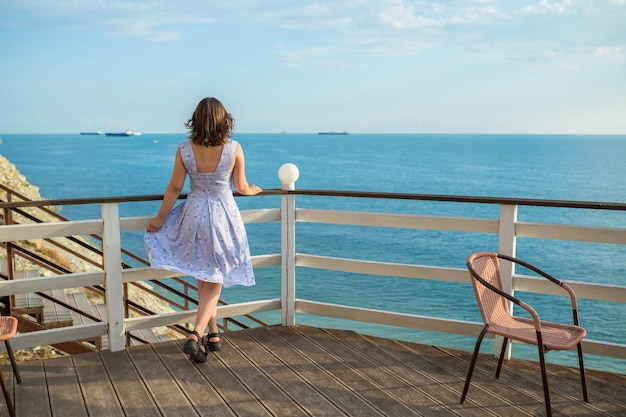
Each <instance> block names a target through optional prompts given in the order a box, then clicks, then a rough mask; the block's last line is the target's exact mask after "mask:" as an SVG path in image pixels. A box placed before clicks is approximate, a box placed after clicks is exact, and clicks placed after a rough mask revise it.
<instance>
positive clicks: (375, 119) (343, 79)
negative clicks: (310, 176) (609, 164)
mask: <svg viewBox="0 0 626 417" xmlns="http://www.w3.org/2000/svg"><path fill="white" fill-rule="evenodd" d="M206 96H214V97H218V98H219V99H220V100H221V101H222V102H223V103H224V104H225V105H226V107H227V109H228V110H229V111H230V112H231V113H232V114H233V116H234V118H235V131H236V132H240V133H244V132H280V131H288V132H294V133H295V132H317V131H320V130H348V131H350V132H355V133H356V132H372V133H378V132H389V133H392V132H399V133H403V132H405V133H619V134H624V133H626V0H597V1H585V0H563V1H550V0H527V1H509V0H473V1H472V0H466V1H460V0H459V1H455V0H442V1H408V0H387V1H385V0H379V1H375V0H328V1H325V0H320V1H297V0H291V1H285V0H283V1H281V0H258V1H257V0H241V1H238V0H233V1H224V0H220V1H213V0H154V1H132V0H65V1H61V0H19V1H17V0H0V134H2V133H39V132H41V133H72V132H79V131H85V130H103V131H115V130H125V129H131V130H138V131H142V132H153V133H179V132H180V133H182V132H185V128H184V125H183V124H184V122H185V120H187V119H188V118H189V117H190V116H191V113H192V112H193V110H194V108H195V105H196V104H197V102H198V101H199V100H200V99H202V98H203V97H206Z"/></svg>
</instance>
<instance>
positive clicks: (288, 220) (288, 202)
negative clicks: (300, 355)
mask: <svg viewBox="0 0 626 417" xmlns="http://www.w3.org/2000/svg"><path fill="white" fill-rule="evenodd" d="M299 176H300V171H299V170H298V167H297V166H295V165H294V164H291V163H287V164H283V165H282V166H281V167H280V168H279V169H278V178H280V181H281V184H282V185H281V189H283V190H285V191H293V190H295V189H296V181H297V180H298V177H299ZM280 219H281V220H280V224H281V226H280V228H281V252H280V254H281V271H282V272H281V297H280V301H281V323H282V325H283V326H293V325H295V324H296V232H295V230H296V227H295V226H296V203H295V195H294V194H292V193H285V194H283V196H282V200H281V204H280Z"/></svg>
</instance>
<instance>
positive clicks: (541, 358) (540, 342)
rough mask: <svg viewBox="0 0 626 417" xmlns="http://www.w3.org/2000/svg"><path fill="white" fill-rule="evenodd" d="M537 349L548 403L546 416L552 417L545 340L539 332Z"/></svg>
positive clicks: (544, 392) (544, 393)
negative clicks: (544, 350)
mask: <svg viewBox="0 0 626 417" xmlns="http://www.w3.org/2000/svg"><path fill="white" fill-rule="evenodd" d="M537 349H538V350H539V363H540V364H541V380H542V381H543V396H544V398H545V401H546V415H547V416H548V417H552V407H551V406H550V391H549V390H548V375H547V373H546V359H545V355H544V352H543V339H542V338H541V333H539V332H537Z"/></svg>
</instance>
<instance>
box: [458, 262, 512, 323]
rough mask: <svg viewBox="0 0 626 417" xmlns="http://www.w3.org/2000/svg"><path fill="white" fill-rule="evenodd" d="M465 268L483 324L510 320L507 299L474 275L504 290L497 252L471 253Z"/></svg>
mask: <svg viewBox="0 0 626 417" xmlns="http://www.w3.org/2000/svg"><path fill="white" fill-rule="evenodd" d="M467 268H468V269H469V272H470V277H471V279H472V285H473V286H474V294H475V295H476V301H477V303H478V308H479V309H480V314H481V316H482V317H483V321H484V322H485V324H491V323H502V322H504V321H508V320H510V318H511V314H510V311H509V304H508V300H507V299H506V298H504V297H503V296H501V295H500V294H498V293H496V292H494V291H493V290H491V289H490V288H488V287H487V286H485V285H484V284H483V283H482V282H480V281H479V280H478V279H476V276H475V275H474V274H477V275H478V276H479V277H480V278H482V279H483V280H484V281H485V282H487V283H488V284H489V285H491V286H493V287H495V288H497V289H498V290H500V291H502V292H504V284H503V282H502V276H501V275H500V263H499V262H498V254H496V253H494V252H477V253H473V254H471V255H470V256H469V257H468V258H467ZM472 272H473V273H472Z"/></svg>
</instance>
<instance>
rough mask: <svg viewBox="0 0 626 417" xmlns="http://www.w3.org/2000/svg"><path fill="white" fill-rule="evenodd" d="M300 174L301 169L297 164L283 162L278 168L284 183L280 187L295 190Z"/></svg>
mask: <svg viewBox="0 0 626 417" xmlns="http://www.w3.org/2000/svg"><path fill="white" fill-rule="evenodd" d="M299 176H300V171H299V170H298V167H297V166H295V165H294V164H291V163H287V164H283V165H282V166H281V167H280V168H279V169H278V178H280V182H281V183H282V186H281V187H280V188H281V189H283V190H295V189H296V181H297V180H298V177H299Z"/></svg>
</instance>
